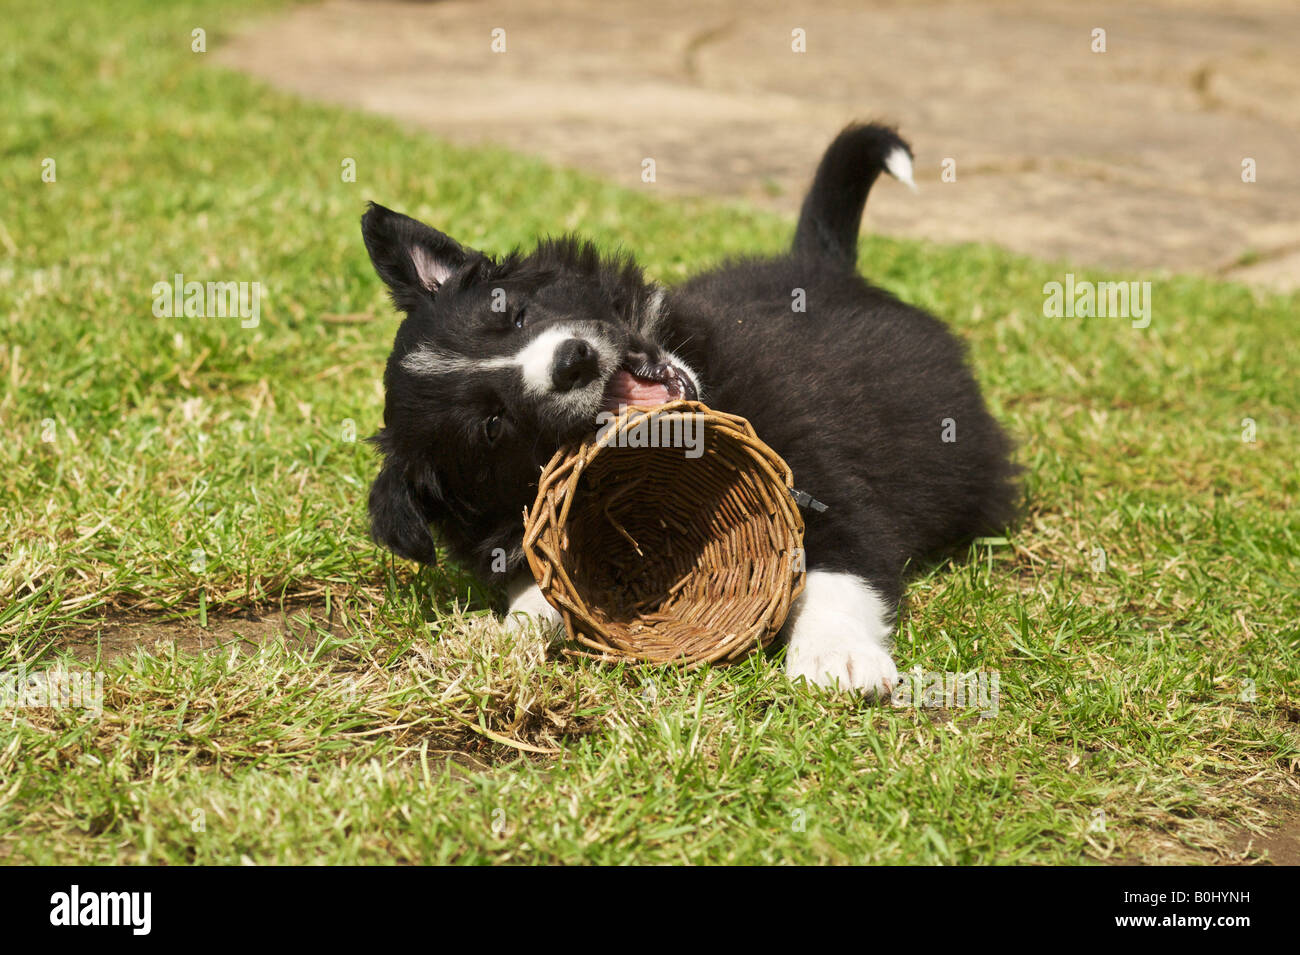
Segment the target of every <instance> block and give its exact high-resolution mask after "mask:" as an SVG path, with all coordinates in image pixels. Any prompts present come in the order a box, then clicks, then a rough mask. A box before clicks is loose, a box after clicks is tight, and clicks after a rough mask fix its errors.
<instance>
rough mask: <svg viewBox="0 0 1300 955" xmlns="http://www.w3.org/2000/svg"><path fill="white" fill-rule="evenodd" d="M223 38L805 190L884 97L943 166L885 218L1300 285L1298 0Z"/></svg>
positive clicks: (552, 144) (829, 9) (315, 28)
mask: <svg viewBox="0 0 1300 955" xmlns="http://www.w3.org/2000/svg"><path fill="white" fill-rule="evenodd" d="M497 27H502V28H504V29H505V30H506V35H505V40H506V52H505V53H493V52H492V50H491V48H490V44H491V42H492V36H491V34H492V30H493V29H494V28H497ZM1095 28H1100V29H1104V30H1105V31H1106V52H1104V53H1094V52H1092V50H1091V48H1090V47H1091V45H1092V42H1093V40H1092V33H1093V30H1094V29H1095ZM795 29H801V30H804V31H806V47H807V50H806V52H804V53H796V52H793V50H792V48H791V45H792V31H794V30H795ZM217 56H218V58H219V59H220V60H221V61H222V62H224V63H225V64H227V65H232V66H235V67H237V68H240V69H243V70H246V71H248V72H250V73H253V74H256V75H258V76H261V77H263V78H265V79H267V80H269V81H270V82H272V83H273V84H275V85H278V86H281V87H283V88H287V89H290V90H294V91H297V92H299V93H302V94H304V95H307V96H310V97H315V98H319V99H324V100H329V101H333V102H338V103H344V104H348V105H351V106H356V107H360V108H362V109H367V110H373V111H375V112H379V113H385V114H389V115H392V116H396V117H399V118H401V119H404V120H407V121H409V122H411V123H413V124H415V125H418V126H421V127H423V128H426V129H428V130H430V131H432V132H434V133H437V134H438V135H440V136H444V137H447V138H449V139H451V140H454V141H459V142H465V143H479V142H492V143H499V144H503V145H506V146H509V147H511V148H514V149H517V150H520V151H524V152H530V153H537V154H540V155H542V156H544V157H546V158H548V159H550V160H552V161H555V162H558V163H561V164H566V165H571V166H575V167H579V168H583V169H587V170H591V171H594V172H596V173H598V174H601V175H603V176H606V177H608V178H610V179H612V180H615V181H617V182H620V183H625V184H627V185H629V186H633V187H636V188H657V189H663V190H666V191H675V192H684V193H704V194H714V195H721V196H741V197H744V198H746V199H749V200H752V201H754V202H756V203H759V204H762V205H765V206H770V207H775V208H777V209H780V210H783V211H785V212H787V213H789V214H791V215H793V214H794V212H795V211H796V209H797V206H798V202H799V199H800V197H801V195H802V190H803V188H804V186H805V184H806V182H807V180H808V178H809V176H810V174H811V171H812V167H813V165H814V163H815V162H816V160H817V158H818V155H819V154H820V150H821V149H822V148H823V146H824V145H825V144H826V142H827V141H828V140H829V138H830V137H831V136H832V135H833V133H834V132H835V131H836V130H837V129H838V128H839V127H840V126H841V125H843V124H844V123H845V122H846V121H848V120H850V119H853V118H859V117H863V118H872V117H876V118H883V119H887V120H890V121H893V122H897V123H898V124H900V127H901V129H902V131H903V133H904V134H905V135H906V136H907V137H908V138H909V139H910V140H911V142H912V144H913V146H914V147H915V150H916V153H917V161H918V170H917V181H918V184H919V185H920V187H921V191H920V194H919V195H917V196H912V195H910V194H909V193H907V192H906V191H905V190H903V189H901V188H898V187H891V186H888V185H886V186H882V187H879V188H878V192H877V193H876V195H875V196H874V197H873V199H872V202H871V205H870V206H869V211H868V221H867V225H866V228H868V229H872V230H875V231H878V232H883V233H887V234H892V235H904V236H918V237H924V238H928V239H936V240H940V241H954V242H955V241H967V240H976V241H992V242H997V243H1000V244H1002V245H1004V246H1007V247H1009V248H1012V249H1015V250H1018V251H1020V252H1025V253H1029V254H1032V255H1037V256H1041V257H1048V258H1061V259H1066V260H1068V261H1070V262H1071V263H1093V264H1099V265H1104V266H1108V267H1111V268H1114V269H1117V270H1119V271H1120V272H1121V273H1123V271H1124V270H1136V269H1143V270H1146V269H1167V270H1170V271H1198V272H1207V273H1212V274H1218V275H1224V276H1230V277H1234V278H1239V279H1241V280H1243V281H1249V282H1254V283H1259V284H1263V285H1267V286H1270V287H1275V288H1284V289H1295V288H1300V65H1298V64H1300V3H1296V2H1294V0H1246V2H1238V3H1233V4H1231V5H1230V4H1228V3H1226V2H1222V0H1154V2H1147V3H1130V2H1125V0H1102V2H1095V3H1086V4H1085V3H1079V2H1056V0H1049V2H1043V3H1012V2H999V0H979V2H970V3H957V2H906V3H905V2H879V0H855V2H846V0H799V2H797V3H792V2H788V0H787V2H776V0H745V2H739V0H722V2H718V3H715V4H705V3H700V2H699V0H652V2H646V0H548V2H547V3H544V4H540V3H539V4H529V3H524V2H513V3H511V2H504V0H481V2H472V0H449V2H443V3H433V4H413V3H395V2H363V0H327V2H325V3H322V4H319V5H314V6H304V7H298V8H294V9H292V10H290V11H288V12H287V13H285V14H282V15H280V16H279V17H278V18H275V19H270V20H263V21H260V22H258V23H256V24H254V25H252V26H250V28H249V29H248V30H246V31H244V32H242V33H240V34H238V35H236V36H235V37H233V38H231V39H230V40H229V41H227V42H226V43H225V44H224V45H223V47H222V48H221V49H220V50H219V51H218V53H217ZM645 157H653V158H654V159H655V161H656V164H657V183H656V184H655V185H654V186H645V185H643V184H642V182H641V161H642V159H643V158H645ZM1245 158H1251V159H1254V160H1255V162H1256V175H1257V181H1256V182H1254V183H1245V182H1243V181H1242V161H1243V159H1245ZM944 159H952V160H954V162H955V172H956V181H955V182H943V181H942V180H941V170H942V162H943V160H944Z"/></svg>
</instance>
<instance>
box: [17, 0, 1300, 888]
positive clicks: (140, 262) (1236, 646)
mask: <svg viewBox="0 0 1300 955" xmlns="http://www.w3.org/2000/svg"><path fill="white" fill-rule="evenodd" d="M259 7H264V5H255V4H252V3H247V2H242V0H241V2H237V3H221V4H216V3H197V4H175V5H164V4H157V3H152V2H147V0H131V2H119V3H114V4H111V5H109V4H104V5H99V4H90V5H83V4H73V3H51V4H43V5H39V6H37V7H33V6H31V5H29V4H22V3H13V2H5V3H4V8H5V9H4V13H5V16H4V18H3V24H2V25H0V40H2V42H0V102H3V103H4V109H3V112H2V113H0V329H2V330H3V334H2V336H0V433H2V434H3V436H4V440H3V441H0V671H9V672H10V673H15V672H18V671H19V668H25V671H26V672H27V673H29V674H32V673H40V672H42V671H48V670H49V669H50V668H56V669H62V670H65V671H71V670H76V671H90V672H92V673H99V674H102V677H103V704H102V712H101V713H99V714H95V713H92V712H88V711H86V710H82V709H76V708H32V707H17V706H13V705H8V706H5V707H3V708H0V860H5V861H10V862H39V863H70V862H91V863H107V862H118V863H192V862H198V863H239V862H254V863H303V862H330V863H340V862H361V863H372V862H459V863H483V862H489V863H490V862H600V863H618V862H635V863H663V862H693V863H714V862H736V863H764V862H779V863H816V862H848V863H991V862H998V863H1013V862H1035V863H1073V862H1108V861H1111V862H1113V861H1129V862H1153V861H1180V860H1188V861H1201V862H1216V861H1229V860H1234V859H1243V858H1253V857H1255V852H1254V850H1249V851H1248V850H1247V848H1246V847H1247V845H1248V843H1249V841H1250V839H1251V838H1252V835H1253V834H1255V833H1258V832H1259V831H1260V829H1261V827H1264V826H1267V825H1268V824H1269V823H1270V821H1272V820H1276V819H1278V818H1281V816H1282V814H1283V813H1284V812H1285V811H1286V807H1287V806H1289V805H1294V803H1295V801H1296V798H1297V795H1296V794H1297V791H1298V787H1297V782H1298V780H1297V771H1298V770H1300V746H1298V743H1300V737H1298V735H1297V728H1298V727H1297V723H1298V721H1300V662H1298V660H1300V646H1298V644H1300V624H1298V621H1300V598H1298V597H1297V594H1300V516H1298V514H1300V511H1298V510H1297V507H1296V503H1297V500H1296V499H1297V490H1298V488H1297V473H1296V472H1297V469H1296V462H1297V461H1298V460H1300V447H1297V444H1298V443H1300V442H1298V441H1297V428H1298V426H1300V400H1298V399H1297V386H1296V381H1297V378H1300V358H1297V353H1296V351H1295V348H1294V341H1295V321H1296V315H1297V311H1298V310H1300V296H1291V297H1282V296H1271V295H1268V294H1264V293H1261V292H1257V291H1253V290H1251V289H1248V288H1245V287H1242V286H1237V285H1228V284H1221V283H1216V282H1213V281H1209V280H1205V279H1200V278H1184V277H1165V276H1135V275H1123V276H1112V275H1103V274H1099V273H1095V272H1092V271H1090V270H1088V269H1086V268H1081V267H1074V266H1067V265H1061V264H1057V265H1053V264H1044V263H1040V262H1035V261H1031V260H1027V259H1023V258H1019V257H1015V256H1012V255H1010V254H1007V253H1004V252H1001V251H999V250H997V249H993V248H989V247H979V246H962V247H943V246H936V245H929V244H922V243H917V242H903V241H890V240H886V239H880V238H871V239H868V240H867V241H864V242H863V244H862V250H861V266H862V269H863V271H864V272H865V273H866V274H867V275H869V276H870V277H871V278H872V279H873V280H875V281H877V282H878V283H880V284H881V285H883V286H885V287H887V288H889V289H891V290H892V291H894V292H896V293H897V294H899V295H900V296H901V297H903V298H905V299H907V300H909V301H912V302H915V303H917V304H919V305H921V306H923V307H925V308H928V309H930V310H932V311H934V312H935V313H936V314H939V315H941V316H943V317H944V318H946V319H947V320H948V321H949V322H950V323H951V324H952V325H953V327H954V328H955V329H957V331H958V332H959V333H960V334H961V335H962V336H963V337H964V338H965V339H966V340H967V341H968V342H969V343H970V349H971V356H972V361H973V363H974V366H975V368H976V369H977V373H978V376H979V378H980V380H981V382H982V384H983V386H984V388H985V391H986V393H987V395H988V398H989V402H990V404H991V406H992V408H993V410H994V412H995V413H996V414H997V415H998V417H999V418H1000V419H1001V420H1003V421H1004V422H1005V423H1006V425H1007V427H1008V428H1009V430H1010V431H1011V432H1012V433H1013V434H1014V435H1015V436H1016V439H1017V441H1018V443H1019V452H1018V454H1019V458H1020V460H1021V462H1022V463H1023V464H1024V465H1025V469H1026V472H1025V473H1026V497H1027V502H1028V503H1027V509H1026V516H1025V519H1024V521H1023V522H1022V523H1021V524H1020V525H1019V526H1017V527H1015V528H1012V529H1011V530H1010V531H1009V533H1008V536H1007V542H1006V543H1005V544H999V545H996V546H990V547H979V548H975V549H974V552H973V553H972V554H971V555H970V557H969V558H968V559H965V560H962V561H957V562H948V563H943V564H940V565H937V566H932V567H927V568H925V569H924V571H923V573H922V575H921V576H920V577H919V578H918V579H916V580H915V581H914V582H913V584H912V586H911V587H910V590H909V597H908V602H907V605H906V608H905V611H904V614H903V619H902V625H901V629H900V634H899V643H898V648H897V649H898V653H897V656H898V661H899V666H900V669H907V670H911V669H913V668H919V671H920V672H922V673H933V672H941V673H970V672H976V673H982V674H996V675H997V678H998V688H999V697H998V705H997V707H996V713H995V714H993V713H991V712H988V711H987V708H986V710H985V711H981V710H980V709H979V708H976V707H970V706H966V707H957V706H921V705H918V706H891V705H887V704H885V705H882V704H875V703H870V702H864V701H861V700H858V699H855V698H852V697H848V696H837V695H833V694H827V693H823V692H814V691H810V690H807V689H804V688H802V687H794V686H791V685H790V684H789V683H788V682H787V681H786V680H785V678H784V677H783V675H782V673H781V669H780V658H779V655H774V656H772V657H770V658H753V659H752V660H751V661H750V662H749V663H746V664H744V665H739V666H736V667H732V668H724V669H702V670H694V671H689V672H679V671H677V670H674V669H672V668H650V669H637V668H623V667H619V668H611V667H608V666H602V665H599V664H597V663H594V662H591V661H586V660H579V659H575V658H573V657H571V656H568V655H566V654H564V653H563V652H560V651H558V650H556V649H551V650H547V649H546V648H545V647H544V646H543V645H541V644H540V643H539V640H538V638H537V636H536V635H535V634H524V635H522V636H519V637H511V636H508V635H506V634H504V633H502V632H501V630H500V629H499V628H498V627H496V626H495V625H494V623H493V621H492V618H491V615H490V612H489V608H490V607H491V606H492V604H493V601H494V600H495V599H496V598H497V597H498V596H499V595H497V594H495V593H493V592H492V591H491V590H490V589H486V590H485V589H484V588H483V587H482V586H481V585H480V584H479V583H477V582H475V581H474V580H473V579H472V578H470V577H468V576H467V575H465V574H464V573H462V572H460V571H458V570H457V569H456V568H455V567H454V566H451V565H448V564H446V563H444V564H442V565H440V566H439V567H438V568H435V569H425V570H421V571H418V572H417V571H416V569H415V567H414V566H413V565H410V564H408V563H406V562H403V561H400V560H394V559H393V558H391V557H390V556H387V555H386V554H385V553H384V552H382V551H381V550H379V549H378V548H377V547H376V546H375V545H374V544H372V543H371V542H370V541H369V539H368V538H367V534H366V525H367V521H366V513H365V497H366V491H367V486H368V482H369V480H370V478H371V477H372V476H373V474H374V472H375V470H376V459H375V455H374V453H373V451H372V450H371V448H370V447H369V445H367V444H366V443H365V442H364V440H363V439H364V437H365V436H366V435H368V434H371V433H373V432H374V431H375V430H376V429H377V428H378V426H379V424H380V420H381V413H382V407H383V394H382V387H381V374H382V367H383V362H384V359H385V357H386V355H387V351H388V347H389V345H390V343H391V339H392V335H393V332H394V330H395V328H396V319H395V317H394V314H393V312H392V309H391V306H390V305H389V303H388V301H387V299H386V297H385V294H384V292H383V289H382V287H381V285H380V282H379V280H378V279H377V278H376V277H375V275H374V274H373V272H372V270H371V267H370V264H369V261H368V259H367V257H366V254H365V250H364V248H363V246H362V243H361V238H360V233H359V229H358V218H359V216H360V214H361V211H362V209H363V205H364V202H365V201H366V200H368V199H374V200H377V201H380V202H382V203H384V204H386V205H389V206H392V207H394V208H398V209H401V210H402V211H405V212H407V213H409V214H411V215H415V216H417V217H419V218H422V219H425V220H426V221H429V222H431V223H433V224H436V225H438V226H440V227H443V228H446V229H447V230H448V231H450V232H452V233H453V234H454V235H456V236H457V237H458V238H460V239H461V240H463V241H465V242H468V243H469V244H471V245H474V246H476V247H480V248H483V249H486V250H490V251H505V250H507V249H509V248H511V247H512V246H514V245H517V244H523V243H528V242H530V241H531V240H532V239H533V238H534V237H536V236H537V235H539V234H542V233H546V232H554V231H557V230H562V229H578V230H581V231H583V232H585V233H588V234H589V235H591V236H592V237H593V238H595V239H597V240H599V241H600V242H601V243H603V244H606V245H610V246H613V245H622V246H624V247H626V248H628V249H630V250H634V251H635V252H636V253H637V254H638V255H639V256H640V258H641V260H642V262H643V264H644V265H645V266H646V268H647V271H648V272H649V273H650V274H651V275H653V276H654V277H656V278H658V279H660V280H663V281H665V282H669V283H672V282H675V281H678V280H680V279H682V278H684V277H685V276H687V275H689V274H691V273H692V272H693V271H695V270H697V269H699V268H701V267H703V266H705V265H707V264H708V263H711V262H714V261H716V260H718V259H720V258H722V257H724V256H726V255H729V254H739V253H749V252H764V251H774V250H777V249H780V248H782V247H783V246H785V244H786V243H787V242H788V241H789V238H790V234H791V231H792V223H791V222H789V221H786V220H783V219H781V218H779V217H776V216H773V215H770V214H765V213H761V212H759V211H756V210H753V209H750V208H747V207H744V206H741V205H734V204H719V203H714V202H709V201H705V200H694V201H684V200H671V201H670V200H667V199H664V198H661V197H660V196H659V195H657V194H656V193H655V192H654V191H653V190H654V187H653V186H647V187H646V188H645V189H644V190H643V191H628V190H625V189H620V188H615V187H613V186H610V185H607V184H603V183H600V182H597V181H594V180H592V179H591V178H588V177H585V176H583V175H580V174H577V173H573V172H568V171H564V170H559V169H555V168H551V167H548V166H545V165H543V164H541V163H539V162H537V161H535V160H532V159H529V158H526V157H522V156H518V155H513V154H509V153H506V152H503V151H497V150H491V149H478V150H466V149H460V148H454V147H452V146H450V145H446V144H443V143H441V142H439V141H437V140H434V139H430V138H428V137H426V136H424V135H420V134H417V133H414V132H411V131H407V130H404V129H403V128H401V127H399V126H397V125H396V124H394V123H393V122H390V121H387V120H382V119H376V118H373V117H369V116H365V115H359V114H356V113H350V112H347V111H344V110H340V109H335V108H327V107H322V106H317V105H312V104H307V103H303V102H300V101H298V100H296V99H294V98H292V97H289V96H286V95H283V94H281V93H277V92H274V91H272V90H269V89H267V88H266V87H264V86H262V85H260V84H259V83H256V82H253V81H251V80H249V79H246V78H244V77H242V76H239V75H236V74H233V73H230V72H226V71H223V70H221V69H218V68H216V67H215V66H214V65H213V64H212V63H211V62H210V60H209V58H208V54H204V53H195V52H192V50H191V31H192V30H194V29H195V28H200V27H201V28H203V29H205V30H206V31H207V33H206V41H207V48H208V50H213V49H216V48H217V47H218V46H219V45H220V43H221V42H222V37H223V35H228V34H229V32H230V31H231V30H233V29H234V28H235V27H236V26H237V25H238V24H239V23H240V22H241V18H246V17H248V16H250V15H254V14H255V12H256V10H257V9H258V8H259ZM47 159H52V160H54V163H53V166H52V167H51V166H50V164H49V163H46V162H45V160H47ZM349 159H350V160H353V161H354V162H355V169H356V177H355V179H356V181H355V182H351V181H346V180H345V177H344V176H343V175H342V174H341V171H342V169H343V167H344V163H345V160H349ZM47 170H52V171H53V174H54V181H45V180H44V179H43V172H44V171H47ZM46 178H48V175H47V177H46ZM866 228H867V230H868V231H869V230H870V215H869V214H868V222H867V226H866ZM1067 271H1069V272H1073V273H1074V274H1075V275H1076V279H1077V280H1082V279H1084V278H1087V279H1091V280H1097V281H1101V280H1106V279H1112V278H1113V279H1123V280H1126V281H1127V280H1133V279H1137V278H1141V279H1149V280H1150V281H1151V282H1152V318H1151V323H1150V326H1149V327H1147V328H1134V327H1132V325H1131V323H1130V322H1129V321H1128V320H1125V319H1114V318H1048V317H1044V314H1043V301H1044V295H1043V286H1044V284H1045V283H1047V282H1051V281H1062V280H1063V277H1064V274H1065V272H1067ZM177 273H180V274H183V275H184V276H185V277H186V280H187V281H188V280H197V281H247V282H258V283H260V287H261V295H262V298H261V310H260V316H259V321H258V322H257V324H256V326H255V327H243V326H244V324H247V323H241V321H240V320H239V318H237V317H232V318H212V317H209V318H199V317H185V316H184V315H183V314H182V315H180V316H175V317H161V318H160V317H157V316H156V315H155V310H154V302H155V297H156V295H155V291H154V286H155V283H159V282H166V283H170V282H171V281H172V280H173V276H175V275H176V274H177ZM268 621H270V623H268ZM243 638H246V639H243ZM217 646H220V649H211V648H212V647H217Z"/></svg>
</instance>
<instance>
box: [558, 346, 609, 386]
mask: <svg viewBox="0 0 1300 955" xmlns="http://www.w3.org/2000/svg"><path fill="white" fill-rule="evenodd" d="M599 374H600V362H599V361H597V360H596V351H595V349H593V348H592V347H591V346H590V345H588V344H587V343H586V342H585V341H583V340H582V339H581V338H570V339H569V340H568V341H565V342H561V343H560V344H559V346H558V347H556V349H555V357H554V358H553V359H552V361H551V387H552V388H554V389H555V390H556V391H571V390H572V389H574V388H581V387H583V386H584V385H589V384H591V382H593V381H595V380H596V376H597V375H599Z"/></svg>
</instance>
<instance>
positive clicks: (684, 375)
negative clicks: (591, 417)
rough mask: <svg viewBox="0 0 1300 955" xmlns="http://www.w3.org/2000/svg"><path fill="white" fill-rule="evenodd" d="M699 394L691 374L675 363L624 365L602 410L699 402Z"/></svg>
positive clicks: (612, 381) (611, 381)
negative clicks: (673, 402)
mask: <svg viewBox="0 0 1300 955" xmlns="http://www.w3.org/2000/svg"><path fill="white" fill-rule="evenodd" d="M698 397H699V391H698V389H697V388H696V387H695V382H694V381H692V380H691V375H690V373H689V372H687V371H686V370H684V369H683V368H681V367H680V366H678V365H676V364H674V363H673V362H671V361H660V362H656V363H654V364H649V363H643V364H638V365H632V364H630V363H624V364H623V366H622V367H620V368H619V369H618V370H617V371H615V372H614V374H613V375H612V376H610V379H609V384H607V385H606V386H605V397H604V400H603V402H602V408H603V409H604V410H605V411H611V412H617V411H618V410H619V408H620V407H622V406H624V405H636V406H637V407H640V408H653V407H655V406H656V405H662V404H666V403H668V402H669V401H677V400H679V399H685V400H687V401H695V400H696V399H697V398H698Z"/></svg>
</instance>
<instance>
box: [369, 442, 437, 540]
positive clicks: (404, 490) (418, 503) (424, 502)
mask: <svg viewBox="0 0 1300 955" xmlns="http://www.w3.org/2000/svg"><path fill="white" fill-rule="evenodd" d="M436 510H437V505H436V495H435V494H433V493H432V492H431V490H430V489H429V488H425V487H421V486H420V485H418V484H417V483H416V482H415V481H412V480H411V479H410V478H409V477H408V476H407V474H406V469H405V468H404V467H402V466H400V465H399V463H398V462H397V461H395V460H394V459H392V458H389V459H388V461H387V462H385V464H384V466H383V468H381V469H380V471H379V476H378V477H377V478H375V483H374V484H372V485H371V487H370V536H371V537H372V538H374V540H375V543H377V544H382V545H384V546H385V547H387V548H388V549H389V550H391V551H392V552H393V553H394V554H397V555H398V556H399V557H405V558H407V559H408V560H414V561H418V562H419V563H421V564H436V563H437V562H438V551H437V548H436V547H435V546H434V543H433V534H432V533H430V531H429V523H430V521H432V520H433V519H434V516H435V513H436Z"/></svg>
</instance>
